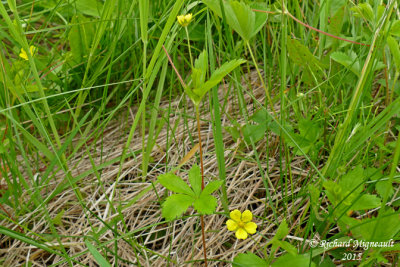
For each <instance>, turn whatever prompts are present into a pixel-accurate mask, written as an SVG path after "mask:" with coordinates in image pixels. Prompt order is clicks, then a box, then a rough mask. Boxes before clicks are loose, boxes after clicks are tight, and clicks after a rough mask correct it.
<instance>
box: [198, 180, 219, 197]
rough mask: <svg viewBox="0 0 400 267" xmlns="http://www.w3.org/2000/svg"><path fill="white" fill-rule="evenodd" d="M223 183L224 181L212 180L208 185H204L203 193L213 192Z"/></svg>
mask: <svg viewBox="0 0 400 267" xmlns="http://www.w3.org/2000/svg"><path fill="white" fill-rule="evenodd" d="M222 183H223V181H212V182H210V183H208V185H206V186H205V187H204V190H203V192H202V194H206V195H210V194H212V193H213V192H214V191H215V190H217V189H218V188H220V186H221V185H222Z"/></svg>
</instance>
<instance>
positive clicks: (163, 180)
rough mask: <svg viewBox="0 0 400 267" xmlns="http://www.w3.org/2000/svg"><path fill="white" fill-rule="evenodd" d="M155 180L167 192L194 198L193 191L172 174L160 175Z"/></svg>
mask: <svg viewBox="0 0 400 267" xmlns="http://www.w3.org/2000/svg"><path fill="white" fill-rule="evenodd" d="M157 179H158V181H159V182H160V184H162V185H163V186H164V187H165V188H167V189H168V190H171V191H173V192H175V193H183V194H186V195H189V196H194V192H193V190H192V189H191V188H190V187H189V186H188V185H187V184H186V183H185V182H184V181H183V180H182V179H181V178H180V177H179V176H176V175H175V174H173V173H165V174H161V175H160V176H158V178H157Z"/></svg>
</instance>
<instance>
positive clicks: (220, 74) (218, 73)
mask: <svg viewBox="0 0 400 267" xmlns="http://www.w3.org/2000/svg"><path fill="white" fill-rule="evenodd" d="M244 62H246V61H245V60H243V59H234V60H231V61H229V62H226V63H224V64H223V65H222V66H221V67H220V68H218V69H217V70H215V71H214V72H213V73H212V74H211V77H210V79H209V80H208V81H207V82H205V83H204V85H203V86H201V87H200V88H194V89H193V92H194V93H195V94H197V95H198V96H199V97H200V98H202V97H203V96H204V95H205V94H206V93H207V92H208V91H209V90H210V89H211V88H213V87H214V86H216V85H218V84H219V83H220V82H221V81H222V79H223V78H224V77H225V76H226V75H228V74H229V73H230V72H231V71H233V70H234V69H235V68H237V67H238V66H239V65H240V64H243V63H244Z"/></svg>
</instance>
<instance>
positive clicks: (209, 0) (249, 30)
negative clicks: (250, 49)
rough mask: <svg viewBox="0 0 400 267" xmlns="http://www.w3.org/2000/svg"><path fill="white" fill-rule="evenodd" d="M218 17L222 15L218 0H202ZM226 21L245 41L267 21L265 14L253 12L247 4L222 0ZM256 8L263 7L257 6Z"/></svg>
mask: <svg viewBox="0 0 400 267" xmlns="http://www.w3.org/2000/svg"><path fill="white" fill-rule="evenodd" d="M203 2H204V3H205V4H206V5H207V6H208V7H209V8H210V9H211V10H212V11H214V12H215V13H216V14H217V15H218V16H219V17H221V18H222V17H223V16H222V12H221V7H220V1H219V0H204V1H203ZM222 3H223V5H224V11H225V15H226V16H225V18H226V23H227V24H228V25H229V26H230V27H232V29H233V30H234V31H235V32H237V33H238V34H239V35H240V37H242V38H243V39H244V40H245V41H246V42H248V41H249V40H250V39H251V38H252V37H253V36H255V35H256V34H257V33H258V32H259V31H260V30H261V28H262V27H263V26H264V24H265V23H266V21H267V14H265V13H260V12H254V11H253V10H252V9H251V7H250V6H249V5H247V4H246V3H244V2H238V1H222ZM257 9H265V8H260V6H257Z"/></svg>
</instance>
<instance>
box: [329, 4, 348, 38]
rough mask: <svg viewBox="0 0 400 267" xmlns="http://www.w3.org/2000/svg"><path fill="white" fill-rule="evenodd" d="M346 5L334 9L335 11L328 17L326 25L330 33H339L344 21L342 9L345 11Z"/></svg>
mask: <svg viewBox="0 0 400 267" xmlns="http://www.w3.org/2000/svg"><path fill="white" fill-rule="evenodd" d="M345 8H346V5H344V6H341V7H340V8H338V9H337V10H336V13H335V14H334V15H333V16H332V17H331V18H330V23H329V26H328V31H329V33H331V34H334V35H340V32H341V31H342V26H343V22H344V19H345V17H344V11H345Z"/></svg>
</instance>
